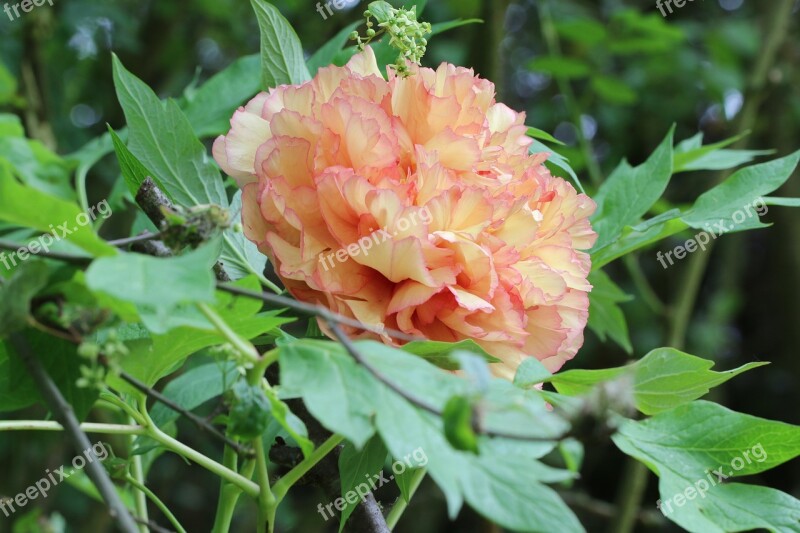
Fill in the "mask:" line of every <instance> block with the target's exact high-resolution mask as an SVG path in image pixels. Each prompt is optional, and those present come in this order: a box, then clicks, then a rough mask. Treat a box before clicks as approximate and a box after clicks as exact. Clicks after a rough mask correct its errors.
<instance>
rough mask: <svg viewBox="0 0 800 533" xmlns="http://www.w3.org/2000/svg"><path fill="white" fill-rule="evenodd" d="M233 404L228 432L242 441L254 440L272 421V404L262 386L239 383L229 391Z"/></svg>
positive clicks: (229, 416)
mask: <svg viewBox="0 0 800 533" xmlns="http://www.w3.org/2000/svg"><path fill="white" fill-rule="evenodd" d="M229 395H230V397H229V399H228V401H229V402H230V404H231V409H230V413H229V414H228V432H229V433H230V434H231V435H232V436H235V437H238V438H240V439H242V440H252V439H254V438H256V437H258V436H260V435H261V434H262V433H263V432H264V430H265V429H267V425H269V420H270V412H271V408H270V403H269V399H267V396H266V395H265V394H264V391H263V390H261V384H257V385H249V384H248V383H247V382H246V381H243V380H241V381H237V382H236V383H235V384H234V385H233V388H232V389H231V390H230V391H229Z"/></svg>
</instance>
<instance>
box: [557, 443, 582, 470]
mask: <svg viewBox="0 0 800 533" xmlns="http://www.w3.org/2000/svg"><path fill="white" fill-rule="evenodd" d="M558 451H559V452H561V457H563V459H564V462H565V463H566V465H567V468H568V469H569V471H570V472H575V473H576V474H577V473H579V472H580V470H581V465H582V464H583V457H584V452H585V450H584V448H583V443H582V442H581V441H579V440H577V439H573V438H569V439H564V440H562V441H561V442H559V443H558Z"/></svg>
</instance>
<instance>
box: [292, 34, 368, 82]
mask: <svg viewBox="0 0 800 533" xmlns="http://www.w3.org/2000/svg"><path fill="white" fill-rule="evenodd" d="M359 25H361V22H360V21H356V22H353V23H351V24H348V25H347V26H345V27H344V28H342V30H341V31H340V32H339V33H337V34H336V35H335V36H334V37H333V38H332V39H331V40H330V41H328V42H327V43H325V44H324V45H322V47H321V48H320V49H319V50H317V51H316V52H314V54H313V55H312V56H311V57H310V58H309V59H308V61H307V62H306V64H307V66H308V70H309V72H310V73H311V75H312V76H314V75H316V73H317V71H318V70H319V69H321V68H322V67H327V66H328V65H330V64H332V63H333V61H334V59H336V55H337V54H339V52H341V51H342V49H343V48H344V46H345V45H346V44H347V42H348V40H349V37H350V34H351V33H353V31H354V30H355V29H356V28H358V27H359Z"/></svg>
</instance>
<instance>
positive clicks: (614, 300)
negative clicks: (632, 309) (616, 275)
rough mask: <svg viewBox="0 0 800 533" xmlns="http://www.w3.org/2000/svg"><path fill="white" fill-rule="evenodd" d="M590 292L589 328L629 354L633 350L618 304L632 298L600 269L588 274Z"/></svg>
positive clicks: (623, 316)
mask: <svg viewBox="0 0 800 533" xmlns="http://www.w3.org/2000/svg"><path fill="white" fill-rule="evenodd" d="M589 283H591V284H592V287H593V289H592V292H590V293H589V328H590V329H591V330H592V331H594V333H595V334H596V335H597V336H598V337H600V340H601V341H603V342H605V341H606V337H611V338H612V339H613V340H614V342H616V343H617V344H619V345H620V346H621V347H622V348H623V349H624V350H625V351H626V352H628V353H629V354H630V353H632V352H633V346H631V339H630V336H629V335H628V322H627V321H626V320H625V314H624V313H623V312H622V309H620V307H619V305H618V304H620V303H622V302H628V301H630V300H632V299H633V297H632V296H630V295H628V294H625V293H624V292H623V291H622V289H620V288H619V287H618V286H617V285H616V284H615V283H614V282H613V281H611V278H609V277H608V275H607V274H606V273H605V272H603V271H602V270H595V271H594V272H592V273H591V274H590V275H589Z"/></svg>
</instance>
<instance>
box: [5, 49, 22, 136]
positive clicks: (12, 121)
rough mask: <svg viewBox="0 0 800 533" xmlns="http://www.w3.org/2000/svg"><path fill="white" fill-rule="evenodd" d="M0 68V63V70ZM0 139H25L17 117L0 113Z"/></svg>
mask: <svg viewBox="0 0 800 533" xmlns="http://www.w3.org/2000/svg"><path fill="white" fill-rule="evenodd" d="M2 68H3V67H2V63H0V70H2ZM0 76H2V74H0ZM0 137H25V128H23V127H22V121H21V120H20V118H19V117H18V116H17V115H12V114H11V113H0Z"/></svg>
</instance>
